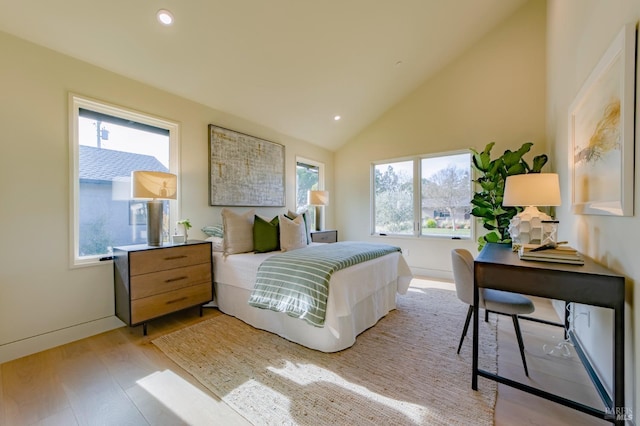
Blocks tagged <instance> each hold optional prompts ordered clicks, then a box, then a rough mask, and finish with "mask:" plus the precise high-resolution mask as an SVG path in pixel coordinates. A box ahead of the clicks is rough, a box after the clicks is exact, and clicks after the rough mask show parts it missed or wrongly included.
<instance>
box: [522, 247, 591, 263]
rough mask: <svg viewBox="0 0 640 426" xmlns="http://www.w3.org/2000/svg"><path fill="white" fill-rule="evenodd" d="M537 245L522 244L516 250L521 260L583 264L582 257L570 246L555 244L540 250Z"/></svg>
mask: <svg viewBox="0 0 640 426" xmlns="http://www.w3.org/2000/svg"><path fill="white" fill-rule="evenodd" d="M539 247H540V246H538V245H533V244H524V245H522V246H521V247H520V249H519V250H518V256H519V257H520V259H522V260H534V261H537V262H555V263H570V264H574V265H584V258H583V257H582V255H581V254H580V253H579V252H578V251H577V250H576V249H574V248H572V247H568V246H557V247H555V248H545V249H543V250H540V249H539ZM536 249H537V250H536Z"/></svg>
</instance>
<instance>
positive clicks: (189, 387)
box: [0, 282, 607, 426]
mask: <svg viewBox="0 0 640 426" xmlns="http://www.w3.org/2000/svg"><path fill="white" fill-rule="evenodd" d="M433 283H434V285H436V286H441V285H444V286H445V287H446V286H449V288H451V289H453V285H452V284H450V283H437V282H433ZM421 284H422V285H425V283H424V282H421ZM427 285H429V284H428V283H427ZM535 303H536V308H537V309H536V315H538V316H544V317H552V318H553V316H554V315H555V313H554V312H553V311H552V309H551V307H550V304H549V302H548V301H546V300H544V299H535ZM215 315H220V313H219V312H218V311H217V310H215V309H205V310H204V316H203V317H202V318H200V317H199V316H198V314H197V309H189V310H186V311H183V312H180V313H176V314H173V315H170V316H167V317H164V318H161V319H158V320H155V321H153V322H151V323H150V324H149V326H148V331H149V335H148V336H142V327H134V328H128V327H123V328H120V329H117V330H113V331H110V332H107V333H103V334H100V335H97V336H93V337H90V338H87V339H83V340H80V341H77V342H74V343H70V344H67V345H63V346H60V347H57V348H54V349H50V350H47V351H44V352H40V353H37V354H34V355H30V356H27V357H24V358H20V359H17V360H14V361H11V362H7V363H4V364H2V365H0V425H7V426H9V425H10V426H14V425H16V426H20V425H64V426H69V425H93V424H100V425H118V426H122V425H147V424H150V425H179V424H204V425H218V424H219V425H246V424H248V423H247V422H246V421H245V419H244V418H243V417H242V416H240V415H239V414H237V413H236V412H235V411H233V410H232V409H231V408H230V407H229V406H227V405H226V404H224V403H223V402H221V401H220V400H219V399H218V398H217V397H216V396H215V395H213V394H211V393H210V392H209V391H208V390H207V389H205V388H204V387H203V386H202V385H200V384H199V383H198V382H197V381H196V380H195V379H193V378H192V377H191V376H190V375H189V374H187V373H186V372H184V371H183V370H182V369H181V368H179V367H178V366H176V365H175V364H174V363H173V362H172V361H170V360H169V359H168V358H166V357H165V356H164V355H163V354H162V353H161V352H160V351H159V350H158V349H156V347H155V346H154V345H153V344H151V340H153V339H154V338H156V337H158V336H161V335H163V334H166V333H168V332H170V331H173V330H176V329H179V328H182V327H185V326H188V325H191V324H194V323H196V322H199V321H202V320H206V319H208V318H212V317H213V316H215ZM553 319H554V320H555V318H553ZM521 326H522V331H523V334H524V339H525V346H526V348H527V362H528V365H529V372H530V379H529V380H530V383H533V384H534V385H536V386H539V387H541V388H543V389H546V390H550V391H553V392H557V393H560V394H562V395H563V396H565V397H568V398H572V399H575V400H578V401H580V402H583V403H587V404H590V405H594V406H597V407H600V406H601V403H600V404H599V399H598V397H597V395H596V393H595V391H594V390H593V387H592V386H591V384H590V382H589V379H588V378H587V376H586V373H584V370H583V369H582V367H581V365H580V363H579V361H577V360H576V359H575V356H574V357H573V358H571V359H565V358H555V357H550V356H548V355H545V354H544V352H543V351H542V345H543V344H544V343H549V342H553V339H554V336H557V337H556V340H558V339H559V338H560V337H561V335H562V330H561V329H560V328H554V327H550V326H546V325H540V324H537V323H532V322H529V321H522V324H521ZM498 328H499V333H498V346H499V349H498V369H499V373H500V374H501V375H506V376H508V377H510V378H513V379H516V380H522V381H526V380H527V379H526V378H525V376H524V372H523V370H522V362H521V360H520V353H519V352H518V349H517V344H516V339H515V335H514V332H513V325H512V323H511V321H510V319H508V318H507V317H502V318H501V319H500V320H499V326H498ZM470 336H471V333H469V336H468V339H467V340H466V341H465V344H471V341H470ZM455 338H456V339H457V338H458V336H456V337H455ZM487 383H488V382H486V381H485V380H484V379H482V378H481V379H480V381H479V386H480V387H482V386H483V385H486V384H487ZM495 423H496V425H516V424H517V425H525V424H527V425H575V424H580V425H597V424H607V423H606V422H604V421H600V420H597V419H595V418H593V417H590V416H588V415H585V414H582V413H580V412H578V411H575V410H572V409H569V408H566V407H563V406H560V405H557V404H554V403H551V402H548V401H545V400H543V399H541V398H538V397H536V396H533V395H529V394H526V393H523V392H520V391H518V390H515V389H512V388H509V387H506V386H503V385H499V387H498V398H497V404H496V412H495Z"/></svg>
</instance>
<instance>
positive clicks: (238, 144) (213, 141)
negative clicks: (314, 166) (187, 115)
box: [209, 124, 285, 207]
mask: <svg viewBox="0 0 640 426" xmlns="http://www.w3.org/2000/svg"><path fill="white" fill-rule="evenodd" d="M284 176H285V171H284V145H280V144H278V143H274V142H270V141H267V140H264V139H260V138H256V137H254V136H249V135H245V134H243V133H239V132H235V131H233V130H229V129H225V128H222V127H218V126H214V125H213V124H210V125H209V204H210V205H212V206H262V207H282V206H284V205H285V186H284Z"/></svg>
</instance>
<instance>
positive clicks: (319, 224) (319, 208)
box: [315, 206, 324, 231]
mask: <svg viewBox="0 0 640 426" xmlns="http://www.w3.org/2000/svg"><path fill="white" fill-rule="evenodd" d="M323 209H324V206H316V218H315V219H316V220H315V222H316V223H315V225H316V231H322V230H323V229H324V223H323V222H324V216H323V214H322V213H323V211H322V210H323Z"/></svg>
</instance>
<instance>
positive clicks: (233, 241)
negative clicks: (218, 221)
mask: <svg viewBox="0 0 640 426" xmlns="http://www.w3.org/2000/svg"><path fill="white" fill-rule="evenodd" d="M254 217H255V210H249V211H248V212H246V213H244V214H238V213H235V212H233V211H232V210H229V209H227V208H223V209H222V224H223V226H224V244H223V246H224V253H225V254H235V253H247V252H249V251H253V220H254Z"/></svg>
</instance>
